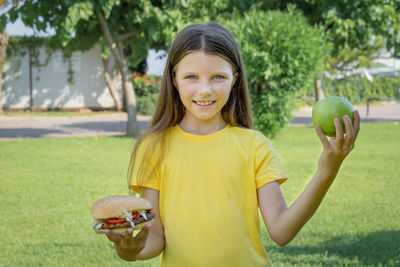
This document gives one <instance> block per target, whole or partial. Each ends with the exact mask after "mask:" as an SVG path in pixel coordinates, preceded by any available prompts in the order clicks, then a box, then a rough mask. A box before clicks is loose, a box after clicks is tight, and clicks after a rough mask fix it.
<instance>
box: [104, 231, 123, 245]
mask: <svg viewBox="0 0 400 267" xmlns="http://www.w3.org/2000/svg"><path fill="white" fill-rule="evenodd" d="M104 234H105V235H106V236H107V238H108V239H109V240H110V241H112V242H114V243H119V242H121V240H122V238H121V236H120V235H118V234H116V233H114V232H113V231H111V230H109V229H107V230H105V232H104Z"/></svg>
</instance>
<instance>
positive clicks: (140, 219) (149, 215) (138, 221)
mask: <svg viewBox="0 0 400 267" xmlns="http://www.w3.org/2000/svg"><path fill="white" fill-rule="evenodd" d="M146 217H147V220H146V219H145V218H144V217H143V216H139V217H137V218H136V219H134V220H133V223H134V224H135V225H136V224H141V223H144V222H146V221H150V220H152V219H154V217H155V214H154V212H151V211H150V212H146ZM129 226H131V223H130V222H123V223H115V224H103V225H102V226H101V228H100V229H117V228H124V227H129Z"/></svg>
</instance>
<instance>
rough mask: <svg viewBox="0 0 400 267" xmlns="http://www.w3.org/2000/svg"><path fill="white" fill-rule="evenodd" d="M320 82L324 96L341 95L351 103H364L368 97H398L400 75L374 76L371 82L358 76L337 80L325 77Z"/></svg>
mask: <svg viewBox="0 0 400 267" xmlns="http://www.w3.org/2000/svg"><path fill="white" fill-rule="evenodd" d="M322 83H323V87H324V92H325V95H326V96H330V95H336V96H341V97H344V98H347V99H348V100H349V101H350V102H352V103H353V104H361V103H366V102H367V99H368V98H397V99H400V77H374V80H373V81H372V82H370V81H368V80H367V78H364V77H360V76H353V77H348V78H343V79H337V80H331V79H329V78H326V77H325V78H324V79H323V80H322Z"/></svg>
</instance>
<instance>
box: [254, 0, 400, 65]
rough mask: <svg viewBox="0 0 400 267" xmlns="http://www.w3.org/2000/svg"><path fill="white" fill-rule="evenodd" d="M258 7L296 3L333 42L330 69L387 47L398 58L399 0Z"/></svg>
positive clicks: (309, 0) (303, 1)
mask: <svg viewBox="0 0 400 267" xmlns="http://www.w3.org/2000/svg"><path fill="white" fill-rule="evenodd" d="M256 6H257V7H258V8H259V9H261V10H271V9H279V10H285V9H287V7H288V6H295V7H296V9H298V10H301V11H302V13H303V14H304V16H306V17H307V19H308V21H309V22H310V23H311V24H312V25H318V26H321V27H323V28H324V31H325V32H326V33H327V34H328V35H329V38H330V40H331V42H332V44H334V47H333V50H332V52H331V56H332V58H331V59H330V68H332V69H335V68H339V69H340V68H343V67H346V66H350V67H351V66H354V64H359V63H360V62H361V61H364V62H365V61H366V60H367V61H371V59H373V56H374V54H375V53H376V52H378V51H380V50H381V49H382V48H383V47H386V49H387V51H390V52H391V54H392V55H393V56H394V57H398V58H399V57H400V38H399V36H400V2H399V1H398V0H363V1H348V0H335V1H331V0H320V1H315V0H286V1H258V2H257V3H256Z"/></svg>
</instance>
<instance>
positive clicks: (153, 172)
mask: <svg viewBox="0 0 400 267" xmlns="http://www.w3.org/2000/svg"><path fill="white" fill-rule="evenodd" d="M148 139H149V138H147V139H145V140H144V141H143V142H142V143H141V144H139V147H138V148H137V151H136V155H135V158H134V165H133V169H132V172H131V183H130V188H131V189H132V190H134V191H135V192H137V193H140V192H139V191H140V187H147V188H151V189H155V190H160V177H161V175H160V166H158V167H156V162H157V158H158V156H159V154H158V153H157V152H158V149H154V146H152V145H151V144H149V142H148Z"/></svg>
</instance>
